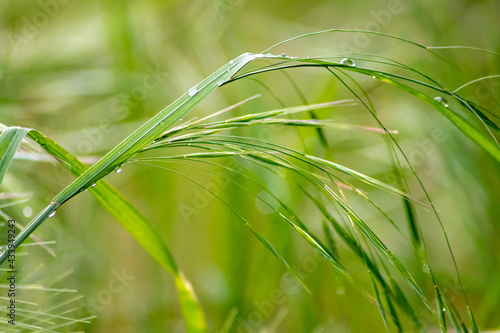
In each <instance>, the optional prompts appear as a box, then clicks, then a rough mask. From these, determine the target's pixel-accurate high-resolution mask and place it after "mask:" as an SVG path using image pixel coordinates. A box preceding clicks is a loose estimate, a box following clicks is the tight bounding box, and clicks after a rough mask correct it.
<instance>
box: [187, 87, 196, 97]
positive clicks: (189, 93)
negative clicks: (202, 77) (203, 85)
mask: <svg viewBox="0 0 500 333" xmlns="http://www.w3.org/2000/svg"><path fill="white" fill-rule="evenodd" d="M197 93H198V88H196V86H194V87H192V88H191V89H189V91H188V95H189V97H193V96H194V95H196V94H197Z"/></svg>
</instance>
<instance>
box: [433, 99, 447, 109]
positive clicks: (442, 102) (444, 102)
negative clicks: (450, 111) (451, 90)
mask: <svg viewBox="0 0 500 333" xmlns="http://www.w3.org/2000/svg"><path fill="white" fill-rule="evenodd" d="M434 100H435V101H436V102H438V103H441V104H443V106H445V107H448V101H447V100H446V99H444V98H443V97H441V96H438V97H436V98H434Z"/></svg>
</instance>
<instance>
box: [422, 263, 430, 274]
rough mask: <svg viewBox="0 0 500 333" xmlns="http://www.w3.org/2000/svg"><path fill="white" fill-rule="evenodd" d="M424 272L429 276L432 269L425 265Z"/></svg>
mask: <svg viewBox="0 0 500 333" xmlns="http://www.w3.org/2000/svg"><path fill="white" fill-rule="evenodd" d="M423 271H424V273H427V274H428V273H430V271H431V269H430V267H429V265H427V264H424V267H423Z"/></svg>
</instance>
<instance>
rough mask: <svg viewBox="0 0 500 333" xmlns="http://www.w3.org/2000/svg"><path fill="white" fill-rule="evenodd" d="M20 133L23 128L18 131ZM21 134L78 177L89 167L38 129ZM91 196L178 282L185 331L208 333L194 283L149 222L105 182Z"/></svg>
mask: <svg viewBox="0 0 500 333" xmlns="http://www.w3.org/2000/svg"><path fill="white" fill-rule="evenodd" d="M19 130H21V129H19ZM21 133H27V135H28V136H29V137H30V138H32V139H34V140H35V141H36V142H38V143H39V144H40V145H41V146H42V147H43V148H44V149H45V150H46V151H47V152H48V153H49V154H51V155H53V156H54V157H56V158H57V159H58V160H61V161H63V162H64V163H62V164H63V165H64V166H65V167H66V168H68V169H69V171H70V172H71V173H72V174H73V175H74V176H75V177H79V176H80V175H81V174H83V173H84V172H85V170H87V166H86V165H85V164H83V163H82V162H80V161H79V160H78V159H77V158H76V157H74V156H73V155H71V154H70V153H68V152H67V151H66V150H64V148H62V147H61V146H59V145H58V144H57V143H56V142H55V141H53V140H51V139H49V138H47V137H46V136H44V135H43V134H42V133H40V132H38V131H36V130H29V129H25V130H24V131H21ZM89 190H90V193H92V195H94V197H95V198H96V199H97V201H99V203H101V205H102V206H103V207H104V208H106V209H107V210H108V212H109V213H110V214H111V215H112V216H113V217H114V218H116V220H117V221H118V222H120V224H121V225H122V226H123V227H125V229H127V231H128V232H129V233H130V234H131V235H132V236H133V237H134V238H135V239H136V240H137V241H138V242H139V243H140V244H141V246H142V247H144V249H146V250H147V251H148V252H149V253H150V254H151V255H152V256H153V258H155V259H156V260H157V261H158V262H159V263H160V264H161V265H162V266H163V268H165V269H166V270H167V271H168V272H170V273H171V274H172V275H173V276H174V279H175V285H176V287H177V291H178V294H179V299H180V305H181V309H182V314H183V316H184V321H185V324H186V330H187V332H189V333H191V332H192V333H199V332H200V333H201V332H206V322H205V316H204V314H203V309H202V308H201V305H200V303H199V302H198V300H197V297H196V294H195V293H194V291H193V289H192V287H191V284H190V283H189V281H188V279H187V278H186V277H185V276H184V274H183V272H182V271H181V270H180V269H179V268H178V266H177V264H176V263H175V260H174V258H173V255H172V253H171V252H170V250H169V248H168V247H167V244H166V243H165V241H164V240H163V239H162V238H161V236H160V235H159V233H158V232H157V231H156V230H155V229H154V228H153V226H152V225H151V224H150V223H149V221H148V220H147V219H146V218H145V217H144V216H143V215H142V214H141V213H140V212H139V211H138V210H137V209H136V208H135V207H134V206H133V205H132V204H131V203H130V202H129V201H128V200H126V199H125V198H124V197H123V196H122V195H121V194H120V193H119V192H118V191H117V190H116V189H115V188H114V187H112V186H111V185H110V184H108V183H107V182H105V181H101V182H99V184H97V185H96V186H95V187H90V188H89Z"/></svg>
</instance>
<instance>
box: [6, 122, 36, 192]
mask: <svg viewBox="0 0 500 333" xmlns="http://www.w3.org/2000/svg"><path fill="white" fill-rule="evenodd" d="M29 131H30V129H28V128H21V127H9V128H7V129H5V130H4V131H2V134H1V135H0V156H1V157H0V184H1V183H2V181H3V178H4V176H5V174H6V173H7V169H9V167H10V164H11V163H12V160H13V159H14V156H15V154H16V151H17V149H18V148H19V146H20V145H21V142H22V141H23V139H24V137H25V136H26V134H27V133H28V132H29Z"/></svg>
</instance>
